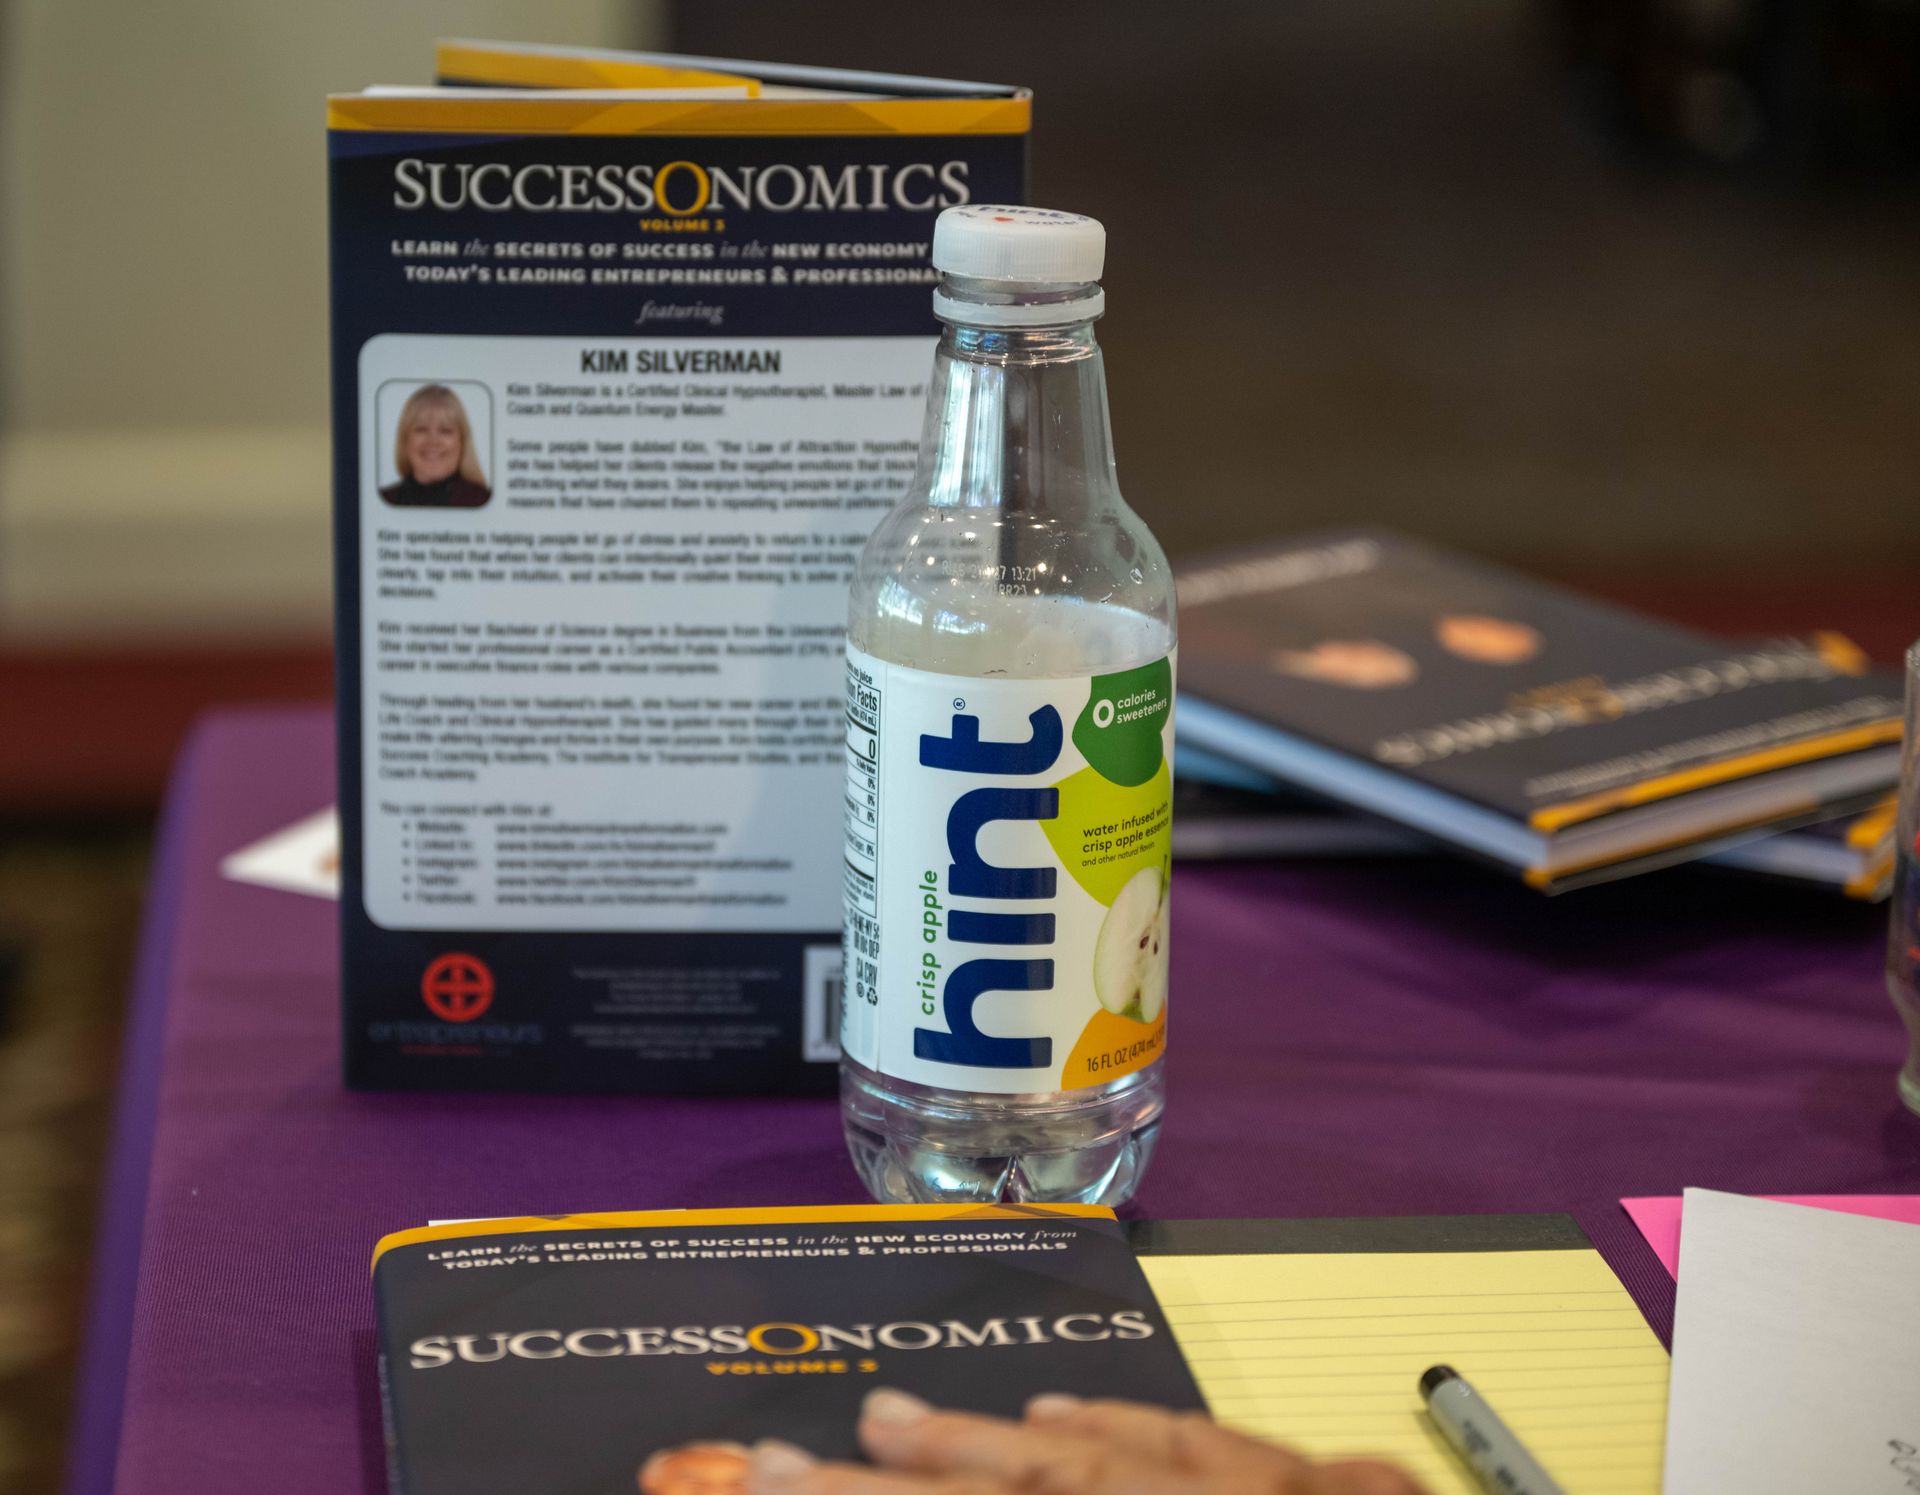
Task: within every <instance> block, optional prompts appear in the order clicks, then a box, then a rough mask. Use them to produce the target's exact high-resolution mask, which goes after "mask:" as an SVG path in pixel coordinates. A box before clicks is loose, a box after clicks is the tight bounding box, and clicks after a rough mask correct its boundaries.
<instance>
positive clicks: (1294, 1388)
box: [1132, 1215, 1669, 1495]
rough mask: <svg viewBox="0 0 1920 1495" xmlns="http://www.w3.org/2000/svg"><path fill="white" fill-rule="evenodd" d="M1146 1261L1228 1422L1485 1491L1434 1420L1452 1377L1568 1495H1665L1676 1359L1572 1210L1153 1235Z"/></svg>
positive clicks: (1279, 1223) (1145, 1226) (1184, 1228)
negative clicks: (1434, 1398) (1425, 1406)
mask: <svg viewBox="0 0 1920 1495" xmlns="http://www.w3.org/2000/svg"><path fill="white" fill-rule="evenodd" d="M1132 1232H1133V1238H1134V1244H1135V1248H1136V1250H1138V1251H1139V1252H1140V1259H1141V1265H1142V1266H1143V1267H1144V1268H1145V1269H1146V1273H1147V1279H1148V1280H1149V1281H1150V1282H1151V1283H1152V1284H1153V1290H1154V1292H1155V1294H1156V1295H1157V1296H1158V1297H1159V1299H1160V1304H1161V1307H1162V1308H1163V1309H1164V1310H1165V1312H1166V1315H1167V1318H1168V1320H1169V1322H1170V1323H1171V1324H1172V1325H1173V1330H1174V1333H1175V1335H1176V1336H1177V1337H1178V1338H1179V1341H1180V1346H1181V1348H1182V1349H1183V1350H1184V1351H1185V1352H1186V1356H1187V1361H1188V1364H1189V1365H1191V1367H1192V1368H1193V1373H1194V1376H1195V1379H1197V1380H1198V1381H1199V1383H1200V1389H1201V1391H1202V1392H1204V1393H1205V1395H1206V1398H1207V1401H1208V1402H1209V1403H1210V1404H1211V1405H1212V1407H1213V1411H1214V1415H1215V1416H1216V1417H1218V1418H1219V1419H1220V1421H1222V1422H1224V1423H1226V1424H1228V1425H1230V1426H1233V1427H1237V1428H1240V1429H1241V1430H1242V1431H1245V1432H1248V1433H1253V1434H1256V1435H1258V1436H1260V1437H1264V1438H1271V1439H1273V1440H1275V1441H1277V1442H1282V1443H1286V1444H1288V1445H1290V1446H1292V1447H1295V1448H1298V1449H1300V1450H1302V1451H1303V1452H1305V1453H1309V1454H1313V1455H1316V1456H1320V1457H1330V1456H1342V1455H1348V1456H1350V1455H1359V1454H1378V1455H1382V1456H1385V1457H1388V1458H1391V1459H1394V1460H1396V1461H1398V1462H1399V1463H1401V1464H1403V1465H1405V1466H1406V1467H1407V1468H1408V1469H1409V1470H1411V1471H1412V1472H1413V1473H1415V1474H1416V1475H1418V1476H1419V1478H1420V1479H1421V1480H1423V1481H1424V1482H1425V1483H1426V1484H1427V1486H1428V1487H1429V1488H1430V1489H1431V1490H1432V1491H1433V1492H1434V1495H1443V1492H1458V1495H1479V1487H1478V1486H1477V1485H1476V1484H1475V1483H1474V1481H1473V1480H1472V1479H1471V1478H1470V1477H1469V1476H1468V1475H1467V1474H1466V1472H1465V1470H1464V1469H1463V1468H1462V1466H1461V1465H1460V1464H1459V1462H1458V1461H1457V1460H1456V1459H1455V1458H1454V1456H1453V1454H1452V1453H1451V1452H1450V1451H1449V1449H1448V1448H1447V1446H1446V1444H1445V1443H1444V1442H1443V1441H1442V1440H1441V1438H1440V1435H1439V1433H1438V1432H1437V1431H1436V1430H1435V1429H1434V1428H1433V1426H1432V1424H1431V1423H1429V1422H1428V1420H1427V1418H1426V1416H1425V1414H1424V1412H1423V1410H1422V1404H1421V1400H1420V1393H1419V1390H1418V1384H1417V1383H1418V1381H1419V1378H1420V1373H1421V1372H1422V1371H1424V1370H1425V1369H1426V1368H1427V1367H1428V1366H1430V1365H1434V1364H1447V1365H1451V1366H1452V1367H1453V1368H1454V1369H1455V1370H1457V1371H1459V1372H1460V1373H1461V1374H1462V1375H1463V1376H1465V1377H1466V1378H1467V1379H1468V1380H1469V1381H1470V1382H1471V1383H1472V1384H1473V1385H1474V1386H1475V1387H1476V1388H1477V1389H1478V1390H1479V1391H1481V1392H1482V1393H1484V1395H1485V1396H1486V1399H1487V1401H1488V1402H1489V1404H1491V1405H1492V1407H1493V1408H1494V1410H1495V1411H1496V1412H1498V1413H1499V1414H1500V1416H1501V1417H1502V1418H1504V1419H1505V1420H1506V1422H1507V1424H1508V1426H1509V1427H1511V1428H1512V1429H1513V1431H1514V1433H1515V1435H1516V1436H1518V1437H1519V1439H1520V1441H1521V1442H1522V1443H1523V1444H1525V1445H1526V1447H1527V1448H1528V1449H1530V1450H1531V1451H1532V1453H1533V1454H1534V1456H1535V1457H1536V1458H1537V1459H1539V1460H1540V1462H1541V1463H1542V1464H1543V1465H1545V1466H1546V1468H1547V1470H1548V1472H1550V1473H1551V1474H1553V1475H1554V1476H1555V1478H1557V1479H1558V1480H1559V1481H1560V1483H1561V1484H1562V1485H1563V1486H1565V1488H1566V1489H1567V1491H1568V1495H1628V1492H1640V1491H1645V1492H1649V1495H1651V1492H1657V1491H1658V1490H1659V1488H1660V1470H1661V1460H1662V1455H1663V1451H1664V1447H1665V1440H1666V1409H1667V1377H1668V1370H1669V1360H1668V1357H1667V1352H1666V1351H1665V1350H1664V1349H1663V1348H1662V1347H1661V1345H1660V1341H1659V1340H1658V1339H1656V1338H1655V1337H1654V1335H1653V1332H1652V1331H1651V1330H1650V1329H1648V1327H1647V1324H1646V1321H1645V1319H1643V1318H1642V1317H1641V1315H1640V1310H1639V1308H1638V1307H1636V1306H1635V1304H1634V1301H1633V1299H1632V1298H1631V1297H1629V1296H1628V1295H1627V1292H1626V1290H1625V1289H1624V1288H1623V1287H1622V1286H1621V1285H1620V1282H1619V1280H1618V1279H1617V1278H1616V1277H1615V1276H1614V1275H1613V1272H1612V1271H1611V1270H1610V1269H1609V1268H1608V1266H1607V1264H1606V1263H1605V1262H1604V1261H1603V1260H1602V1259H1601V1257H1600V1254H1599V1253H1598V1252H1597V1251H1595V1250H1594V1249H1593V1247H1592V1246H1591V1245H1590V1244H1589V1243H1588V1242H1587V1240H1586V1237H1585V1235H1584V1234H1583V1233H1582V1232H1581V1231H1580V1229H1579V1227H1578V1225H1576V1224H1575V1223H1574V1222H1573V1220H1572V1219H1571V1218H1569V1217H1567V1216H1564V1215H1489V1216H1464V1217H1445V1218H1433V1219H1414V1220H1408V1219H1380V1220H1293V1221H1289V1220H1269V1221H1230V1220H1223V1221H1166V1222H1153V1221H1150V1222H1141V1223H1139V1224H1136V1225H1134V1226H1133V1227H1132Z"/></svg>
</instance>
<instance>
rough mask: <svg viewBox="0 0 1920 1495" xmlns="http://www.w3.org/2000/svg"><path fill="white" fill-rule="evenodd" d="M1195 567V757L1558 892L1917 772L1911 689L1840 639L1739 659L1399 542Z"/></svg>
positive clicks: (1334, 538)
mask: <svg viewBox="0 0 1920 1495" xmlns="http://www.w3.org/2000/svg"><path fill="white" fill-rule="evenodd" d="M1176 569H1177V570H1178V573H1179V578H1180V581H1179V587H1180V592H1179V596H1180V707H1179V710H1180V718H1179V720H1180V733H1181V736H1182V739H1183V741H1184V742H1186V743H1188V744H1191V745H1192V746H1195V747H1198V748H1202V749H1204V750H1206V751H1208V752H1210V753H1214V754H1217V755H1219V756H1220V757H1223V758H1226V759H1230V760H1232V761H1234V762H1237V763H1240V764H1242V765H1244V766H1246V767H1249V768H1252V769H1255V770H1258V771H1260V772H1263V773H1265V774H1268V775H1271V776H1272V777H1273V778H1275V779H1277V780H1280V781H1281V782H1283V783H1286V784H1290V785H1293V786H1296V787H1298V788H1300V789H1304V790H1306V791H1308V792H1310V793H1313V794H1316V795H1320V796H1322V797H1325V798H1327V799H1331V800H1334V801H1337V802H1340V803H1343V804H1348V805H1352V806H1354V807H1356V808H1359V809H1363V810H1367V811H1370V812H1372V813H1373V814H1376V815H1379V816H1381V817H1383V818H1385V819H1388V820H1393V821H1397V822H1400V823H1402V824H1405V825H1408V826H1411V827H1413V828H1414V829H1416V830H1419V831H1422V832H1424V833H1426V834H1427V835H1430V836H1434V837H1438V838H1439V839H1441V840H1444V841H1447V842H1449V843H1451V844H1452V845H1454V846H1456V847H1459V848H1460V849H1462V850H1465V851H1467V852H1470V853H1472V854H1474V855H1477V856H1480V857H1484V858H1488V859H1490V860H1493V861H1495V862H1499V863H1503V864H1505V865H1507V866H1510V867H1514V868H1517V869H1519V870H1520V871H1521V872H1522V873H1523V875H1524V876H1525V878H1526V880H1527V882H1528V883H1530V884H1532V885H1533V886H1535V887H1538V888H1542V889H1545V890H1547V891H1559V890H1561V889H1563V888H1569V887H1576V886H1579V885H1580V884H1582V883H1586V882H1596V881H1600V880H1603V879H1605V878H1610V877H1620V876H1624V875H1626V874H1628V873H1631V872H1638V871H1644V870H1647V869H1649V868H1652V867H1656V866H1663V865H1666V864H1668V863H1671V862H1676V861H1684V860H1687V859H1690V858H1692V857H1697V856H1701V855H1704V854H1705V853H1707V852H1709V851H1713V850H1716V849H1718V848H1720V847H1721V846H1724V845H1728V844H1731V843H1732V842H1734V841H1736V840H1739V839H1742V838H1746V837H1750V836H1752V835H1753V834H1754V833H1755V832H1756V831H1759V830H1763V829H1768V828H1775V829H1785V828H1788V827H1791V826H1794V825H1798V824H1804V823H1809V822H1813V821H1819V820H1829V819H1832V818H1834V817H1836V816H1838V815H1841V814H1844V813H1847V812H1848V811H1851V810H1864V809H1866V808H1868V807H1869V806H1870V805H1871V804H1872V803H1873V802H1874V801H1875V800H1877V799H1879V798H1880V797H1881V796H1883V795H1884V794H1885V793H1886V792H1887V790H1888V789H1889V788H1890V787H1891V786H1892V785H1893V784H1894V782H1895V781H1896V779H1897V777H1898V768H1899V764H1898V747H1897V743H1898V740H1899V737H1900V713H1901V703H1900V700H1899V693H1898V691H1897V690H1894V689H1891V688H1890V687H1889V686H1888V685H1887V684H1886V683H1885V682H1882V681H1880V680H1877V679H1874V678H1873V677H1871V676H1867V675H1866V674H1865V669H1866V660H1865V658H1864V656H1862V655H1861V653H1860V651H1859V650H1858V649H1857V648H1855V647H1854V646H1853V645H1852V644H1850V643H1848V642H1847V641H1846V640H1845V639H1843V638H1841V637H1839V636H1838V635H1833V634H1823V635H1818V636H1816V637H1815V638H1813V639H1811V640H1799V639H1780V640H1774V641H1769V642H1765V643H1759V644H1729V643H1726V642H1724V641H1722V640H1719V639H1715V638H1712V637H1710V636H1709V635H1706V634H1701V633H1696V632H1693V631H1692V630H1690V629H1685V628H1678V627H1675V626H1673V625H1671V624H1668V623H1662V622H1658V621H1655V620H1653V619H1651V618H1646V617H1642V616H1640V615H1639V614H1636V613H1632V612H1628V611H1626V610H1624V609H1622V608H1617V607H1613V606H1610V605H1608V604H1606V603H1601V602H1596V601H1593V600H1591V599H1589V598H1586V597H1582V596H1580V595H1578V594H1576V593H1573V592H1569V591H1566V590H1564V589H1562V588H1559V587H1555V586H1551V585H1548V584H1546V583H1543V582H1538V581H1534V580H1531V579H1529V578H1527V577H1524V576H1520V575H1517V574H1515V573H1513V572H1510V571H1506V570H1503V569H1501V568H1499V567H1496V566H1491V565H1487V564H1485V563H1483V562H1480V561H1477V560H1473V559H1470V558H1467V557H1463V556H1459V555H1455V554H1452V553H1450V552H1447V551H1445V550H1442V549H1439V548H1437V547H1435V546H1431V545H1427V544H1424V543H1422V542H1420V541H1417V540H1412V539H1409V538H1407V537H1405V536H1401V535H1396V534H1392V533H1390V532H1387V531H1380V530H1353V531H1343V532H1337V533H1328V534H1322V535H1317V536H1313V537H1310V538H1307V539H1304V540H1300V541H1296V542H1292V543H1286V544H1279V545H1272V546H1265V547H1259V548H1254V549H1249V550H1241V551H1236V552H1231V553H1228V554H1225V555H1219V556H1213V557H1208V558H1203V559H1201V560H1199V561H1197V562H1194V563H1192V564H1190V565H1187V566H1185V567H1180V568H1176Z"/></svg>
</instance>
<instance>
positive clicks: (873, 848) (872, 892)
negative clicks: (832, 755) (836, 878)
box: [846, 660, 881, 1014]
mask: <svg viewBox="0 0 1920 1495" xmlns="http://www.w3.org/2000/svg"><path fill="white" fill-rule="evenodd" d="M880 712H881V690H880V683H879V681H878V680H876V679H875V678H874V676H873V673H872V672H871V671H869V670H867V669H865V668H863V667H862V666H861V665H859V664H856V663H855V662H853V661H852V660H849V661H848V662H847V862H846V884H847V886H846V905H847V970H846V981H847V987H846V1010H847V1012H848V1013H849V1014H853V1013H858V1012H861V1011H863V1010H870V1009H871V1008H872V1007H873V1006H874V1005H875V1004H876V1003H877V1002H878V1001H879V1000H880V992H879V987H878V981H879V967H878V964H877V962H878V957H879V952H880V924H879V917H880V907H879V898H878V894H879V877H880ZM856 1004H862V1005H858V1006H857V1005H856Z"/></svg>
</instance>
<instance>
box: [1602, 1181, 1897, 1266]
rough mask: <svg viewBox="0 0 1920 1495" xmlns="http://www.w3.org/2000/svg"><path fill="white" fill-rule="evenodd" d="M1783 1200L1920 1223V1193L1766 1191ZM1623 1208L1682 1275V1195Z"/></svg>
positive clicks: (1664, 1259)
mask: <svg viewBox="0 0 1920 1495" xmlns="http://www.w3.org/2000/svg"><path fill="white" fill-rule="evenodd" d="M1759 1197H1760V1198H1763V1199H1773V1200H1777V1201H1778V1202H1779V1203H1781V1204H1805V1205H1810V1206H1811V1207H1813V1208H1814V1209H1830V1210H1837V1211H1839V1212H1840V1213H1841V1214H1843V1215H1872V1216H1873V1217H1874V1218H1875V1219H1876V1220H1900V1221H1904V1222H1905V1223H1906V1224H1909V1225H1920V1194H1763V1195H1760V1196H1759ZM1620 1205H1621V1208H1623V1209H1624V1210H1626V1212H1627V1214H1628V1215H1629V1216H1631V1217H1632V1219H1633V1223H1634V1224H1635V1225H1637V1226H1639V1227H1640V1234H1642V1235H1643V1236H1645V1237H1646V1238H1647V1244H1648V1245H1649V1246H1651V1247H1653V1254H1654V1255H1655V1256H1657V1257H1659V1258H1660V1265H1661V1266H1663V1267H1665V1268H1666V1269H1667V1273H1668V1275H1669V1276H1671V1277H1674V1278H1678V1277H1679V1275H1680V1197H1679V1196H1678V1195H1672V1196H1668V1197H1663V1198H1651V1199H1622V1200H1621V1201H1620Z"/></svg>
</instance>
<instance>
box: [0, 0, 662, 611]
mask: <svg viewBox="0 0 1920 1495" xmlns="http://www.w3.org/2000/svg"><path fill="white" fill-rule="evenodd" d="M0 23H3V24H4V37H5V40H4V43H3V44H0V45H3V46H4V52H3V53H0V58H3V59H4V80H3V81H0V120H3V121H4V123H3V124H0V131H3V132H4V156H0V163H3V169H4V179H3V180H0V422H4V424H3V425H0V430H3V431H4V445H0V630H4V632H3V633H0V636H3V637H6V638H8V639H11V640H15V641H17V640H19V639H20V638H22V637H23V636H32V637H35V638H40V639H46V640H50V641H55V640H66V639H74V638H82V637H84V638H93V639H98V638H101V637H103V636H104V637H106V638H109V639H111V638H116V637H126V636H129V635H131V636H132V637H134V638H136V639H140V640H144V641H148V642H151V641H152V640H153V639H154V638H155V637H156V636H173V637H179V636H193V637H197V638H202V639H205V638H207V637H208V636H209V635H212V636H214V637H215V638H216V639H217V638H218V636H219V635H220V634H222V633H223V632H227V633H229V634H231V633H232V632H234V631H244V633H245V635H246V636H248V637H250V638H252V639H255V640H258V639H259V638H260V637H261V635H262V633H263V632H264V633H267V634H277V635H280V636H283V637H293V638H301V639H311V638H315V637H324V635H325V633H326V630H327V627H328V616H329V608H330V602H329V598H328V586H329V576H330V563H329V539H328V536H329V519H328V504H329V502H330V495H331V486H330V484H331V479H330V476H329V474H330V468H331V459H330V456H329V451H328V444H327V424H326V423H327V393H326V391H327V383H326V380H327V345H326V315H327V286H326V151H325V145H324V140H323V137H322V128H323V123H322V122H323V116H322V99H323V98H324V96H325V95H326V94H327V93H329V92H338V91H345V90H351V89H355V88H360V87H363V86H365V85H367V84H369V83H380V82H385V83H425V82H430V81H431V75H432V52H431V43H432V40H433V38H434V37H435V36H437V35H442V34H454V35H463V34H478V35H488V36H501V37H512V38H519V37H537V38H540V39H544V40H548V41H555V42H573V43H580V44H590V45H600V46H643V45H657V44H658V43H659V41H660V38H661V17H660V13H659V8H658V6H656V5H655V4H653V3H651V0H639V3H635V0H544V3H541V4H537V5H536V4H532V3H529V0H472V3H454V0H407V3H403V4H382V3H377V0H345V3H335V4H327V5H312V6H308V5H294V6H288V5H260V4H250V3H247V0H185V3H181V4H176V5H163V6H153V5H139V4H134V3H130V0H95V3H90V4H85V5H74V4H67V3H62V0H19V3H16V4H13V5H9V6H8V7H6V9H5V11H4V12H3V13H0Z"/></svg>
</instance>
